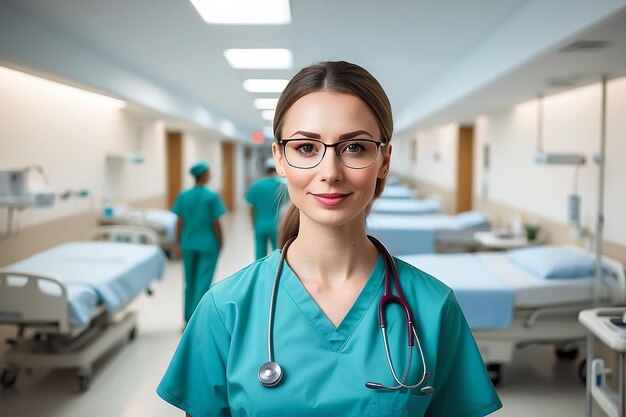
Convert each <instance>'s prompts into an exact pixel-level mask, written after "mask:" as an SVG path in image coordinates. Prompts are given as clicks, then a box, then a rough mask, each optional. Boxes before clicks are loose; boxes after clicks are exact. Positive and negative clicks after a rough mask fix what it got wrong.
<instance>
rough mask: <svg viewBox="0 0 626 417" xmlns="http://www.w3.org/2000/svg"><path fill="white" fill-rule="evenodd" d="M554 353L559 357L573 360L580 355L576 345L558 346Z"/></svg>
mask: <svg viewBox="0 0 626 417" xmlns="http://www.w3.org/2000/svg"><path fill="white" fill-rule="evenodd" d="M554 354H555V355H556V357H557V358H559V359H566V360H570V361H571V360H574V359H576V356H578V348H577V347H576V346H573V347H571V346H569V347H568V346H557V347H556V348H555V349H554Z"/></svg>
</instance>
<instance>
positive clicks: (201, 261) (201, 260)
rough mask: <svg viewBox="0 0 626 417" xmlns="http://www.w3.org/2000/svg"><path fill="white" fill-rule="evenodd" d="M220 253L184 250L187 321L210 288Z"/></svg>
mask: <svg viewBox="0 0 626 417" xmlns="http://www.w3.org/2000/svg"><path fill="white" fill-rule="evenodd" d="M218 256H219V252H218V253H211V252H200V251H194V250H185V251H183V265H184V268H185V323H187V322H189V319H190V318H191V315H192V314H193V312H194V310H195V309H196V307H197V306H198V303H200V300H201V299H202V297H203V296H204V293H206V292H207V291H208V290H209V287H210V286H211V281H212V279H213V273H214V272H215V267H216V265H217V258H218Z"/></svg>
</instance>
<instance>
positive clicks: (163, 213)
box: [99, 204, 178, 248]
mask: <svg viewBox="0 0 626 417" xmlns="http://www.w3.org/2000/svg"><path fill="white" fill-rule="evenodd" d="M177 219H178V218H177V216H176V215H175V214H174V213H172V212H171V211H168V210H160V209H139V208H133V207H128V206H125V205H123V204H117V205H114V206H113V207H112V210H111V213H110V214H109V215H106V216H105V215H103V216H101V217H100V219H99V221H100V224H103V225H122V226H141V227H147V228H149V229H152V230H154V231H155V232H156V233H157V234H158V235H159V238H160V241H161V246H162V247H163V248H169V247H170V246H171V244H172V243H173V242H174V240H175V238H176V221H177Z"/></svg>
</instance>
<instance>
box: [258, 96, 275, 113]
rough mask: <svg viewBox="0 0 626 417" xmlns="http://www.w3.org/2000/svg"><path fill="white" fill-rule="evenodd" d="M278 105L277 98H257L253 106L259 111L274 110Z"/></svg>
mask: <svg viewBox="0 0 626 417" xmlns="http://www.w3.org/2000/svg"><path fill="white" fill-rule="evenodd" d="M277 103H278V99H277V98H255V99H254V102H253V105H254V108H256V109H259V110H274V109H275V108H276V104H277Z"/></svg>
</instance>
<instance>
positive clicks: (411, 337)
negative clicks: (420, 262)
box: [258, 236, 434, 395]
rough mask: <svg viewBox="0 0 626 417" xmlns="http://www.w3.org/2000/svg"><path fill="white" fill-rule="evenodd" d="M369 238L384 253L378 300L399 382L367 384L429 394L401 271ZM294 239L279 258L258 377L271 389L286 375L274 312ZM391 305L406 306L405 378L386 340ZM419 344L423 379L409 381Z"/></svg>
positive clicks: (379, 246)
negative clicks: (278, 358) (276, 349)
mask: <svg viewBox="0 0 626 417" xmlns="http://www.w3.org/2000/svg"><path fill="white" fill-rule="evenodd" d="M368 238H369V239H370V241H371V242H372V243H373V244H374V246H376V248H377V249H378V251H379V252H380V254H381V255H382V256H383V259H384V262H385V279H384V287H385V291H384V294H383V296H382V297H381V298H380V300H379V303H378V319H379V324H380V329H381V332H382V336H383V343H384V345H385V353H386V355H387V362H388V364H389V368H390V370H391V374H392V375H393V378H394V379H395V382H396V383H397V384H398V385H392V386H387V385H383V384H381V383H378V382H366V383H365V386H366V387H367V388H371V389H384V390H399V389H402V388H407V389H415V388H420V391H421V394H422V395H426V394H430V393H432V392H433V391H434V388H433V387H432V386H430V385H428V384H427V382H428V378H429V376H430V373H429V372H428V371H427V370H426V361H425V358H424V351H423V349H422V346H421V343H420V340H419V337H418V336H417V331H416V330H415V325H414V320H413V313H412V311H411V308H410V306H409V305H408V303H407V301H406V298H405V297H404V293H403V292H402V287H401V286H400V279H399V277H398V271H397V269H396V265H395V262H394V260H393V257H392V256H391V254H390V253H389V252H388V251H387V249H386V248H385V246H384V245H383V244H382V243H380V242H379V241H378V240H376V239H375V238H373V237H372V236H368ZM294 240H295V237H293V238H291V239H290V240H288V241H287V243H285V246H284V247H283V249H282V254H281V257H280V261H279V264H278V269H277V270H276V276H275V277H274V285H273V287H272V296H271V299H270V310H269V317H268V329H267V350H268V361H267V362H265V363H264V364H263V365H261V367H260V368H259V373H258V378H259V381H260V382H261V384H263V385H264V386H265V387H268V388H271V387H275V386H277V385H278V384H279V383H280V381H281V380H282V377H283V370H282V368H281V366H280V365H279V364H278V363H277V362H276V361H274V347H273V332H274V313H275V303H276V295H277V289H278V282H279V280H280V276H281V274H282V270H283V264H284V262H285V257H286V255H287V249H288V248H289V245H291V243H292V242H293V241H294ZM391 280H393V283H394V285H395V287H396V292H397V293H398V294H397V295H394V294H393V293H392V292H391ZM389 304H398V305H399V306H400V307H402V308H403V309H404V312H405V315H406V319H407V328H408V346H409V355H408V358H407V363H406V367H405V369H404V374H403V375H402V377H398V375H397V374H396V371H395V369H394V366H393V362H392V359H391V352H390V351H389V342H388V340H387V323H386V307H387V306H388V305H389ZM414 345H417V349H418V352H419V355H420V359H421V361H422V364H423V370H422V375H421V379H420V380H419V382H417V383H416V384H412V385H409V384H406V383H405V382H406V377H407V373H408V371H409V369H410V367H411V358H412V356H413V346H414Z"/></svg>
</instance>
